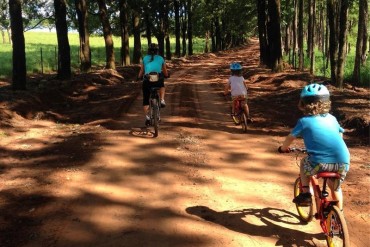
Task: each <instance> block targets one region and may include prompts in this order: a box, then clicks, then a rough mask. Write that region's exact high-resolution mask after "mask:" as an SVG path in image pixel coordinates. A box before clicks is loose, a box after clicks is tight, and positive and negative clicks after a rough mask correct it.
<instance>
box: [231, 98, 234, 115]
mask: <svg viewBox="0 0 370 247" xmlns="http://www.w3.org/2000/svg"><path fill="white" fill-rule="evenodd" d="M231 114H232V115H234V114H235V99H231Z"/></svg>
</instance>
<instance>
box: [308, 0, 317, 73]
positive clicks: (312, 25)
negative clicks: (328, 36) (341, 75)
mask: <svg viewBox="0 0 370 247" xmlns="http://www.w3.org/2000/svg"><path fill="white" fill-rule="evenodd" d="M309 6H310V24H309V28H308V30H309V35H308V37H309V38H308V39H309V41H310V42H309V44H308V47H309V49H308V50H309V55H310V74H311V75H313V74H314V73H315V26H316V22H315V20H316V15H315V13H316V1H315V0H310V1H309Z"/></svg>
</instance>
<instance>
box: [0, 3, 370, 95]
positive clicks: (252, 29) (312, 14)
mask: <svg viewBox="0 0 370 247" xmlns="http://www.w3.org/2000/svg"><path fill="white" fill-rule="evenodd" d="M0 6H1V10H0V11H1V13H0V29H1V33H2V37H3V43H5V42H11V43H12V45H13V51H12V57H13V67H12V86H13V89H15V90H25V89H26V85H27V72H26V71H27V70H26V52H27V51H26V50H25V39H24V32H26V31H29V30H31V29H35V28H44V29H45V28H48V29H50V30H54V29H55V30H56V35H57V41H58V42H57V43H58V44H57V45H58V56H57V57H58V62H57V63H58V66H57V76H58V78H60V79H69V78H71V76H72V72H71V57H70V43H69V39H68V33H69V32H70V31H72V30H77V31H78V33H79V42H80V48H79V60H80V66H79V70H80V72H82V73H85V72H88V71H90V70H91V60H92V57H91V49H93V48H92V47H91V46H90V43H89V39H90V36H92V35H94V36H95V35H97V36H101V37H102V38H104V43H105V51H106V62H105V68H106V69H115V68H116V66H127V65H130V64H138V63H140V60H141V57H142V55H143V54H142V53H143V44H142V41H141V40H142V39H141V38H142V37H145V38H146V40H147V44H149V43H151V42H152V40H153V39H155V40H154V41H153V42H158V45H159V51H160V54H161V55H163V56H164V57H165V58H166V59H168V60H170V59H171V58H172V57H182V56H189V55H192V54H193V53H194V52H193V40H194V37H200V38H202V39H204V44H205V45H204V53H208V52H213V53H214V52H217V51H222V50H227V49H230V48H233V47H237V46H240V45H242V44H244V43H245V42H247V40H248V38H250V37H258V38H259V41H260V63H261V65H264V66H267V67H268V68H270V69H271V70H272V71H273V72H279V71H283V70H284V67H286V66H291V67H293V68H295V69H296V70H299V71H304V70H308V71H309V72H310V73H311V74H323V73H324V74H325V73H326V71H328V72H327V74H325V75H328V76H329V80H330V81H331V82H332V84H333V85H335V86H337V87H339V88H342V87H343V82H344V81H345V80H346V81H348V82H350V83H351V84H353V85H355V86H368V84H369V82H370V78H369V74H370V68H369V67H370V66H369V64H370V63H369V61H368V59H367V57H368V55H369V47H370V38H369V35H368V33H369V17H368V0H359V1H353V0H308V1H304V0H259V1H251V0H249V1H245V0H161V1H159V0H119V1H117V0H96V1H87V0H74V1H72V0H54V1H51V0H9V1H6V0H0ZM6 33H7V34H8V37H11V39H9V41H7V40H6V38H5V37H6V35H5V34H6ZM113 36H119V37H120V41H121V42H120V44H115V43H114V42H113V38H112V37H113ZM130 37H133V40H134V42H133V44H131V43H129V38H130ZM171 37H174V38H175V50H171V43H170V42H171ZM114 47H120V50H119V51H120V54H119V56H118V57H119V59H118V60H119V61H116V58H115V57H116V56H115V54H114ZM130 50H131V51H132V54H130ZM350 59H351V61H350V62H349V60H350ZM345 70H347V71H350V73H347V75H346V76H345Z"/></svg>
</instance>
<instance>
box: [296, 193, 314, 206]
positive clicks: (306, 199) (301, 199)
mask: <svg viewBox="0 0 370 247" xmlns="http://www.w3.org/2000/svg"><path fill="white" fill-rule="evenodd" d="M293 202H294V203H295V204H298V205H299V206H310V205H311V204H312V198H311V193H309V192H306V193H300V194H299V195H298V196H297V197H296V198H294V199H293Z"/></svg>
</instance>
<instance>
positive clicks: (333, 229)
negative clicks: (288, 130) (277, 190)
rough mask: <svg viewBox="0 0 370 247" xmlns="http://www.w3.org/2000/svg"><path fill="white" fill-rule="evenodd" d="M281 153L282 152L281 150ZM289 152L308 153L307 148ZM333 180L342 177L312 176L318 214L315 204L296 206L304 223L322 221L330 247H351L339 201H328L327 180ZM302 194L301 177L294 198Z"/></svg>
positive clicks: (333, 175)
mask: <svg viewBox="0 0 370 247" xmlns="http://www.w3.org/2000/svg"><path fill="white" fill-rule="evenodd" d="M279 152H281V150H280V149H279ZM287 152H300V153H307V151H306V149H305V148H290V149H289V150H288V151H287ZM297 158H298V155H297ZM297 165H298V163H297ZM320 178H321V179H322V187H320V184H319V181H318V179H320ZM331 178H334V179H339V178H340V175H339V174H338V173H336V172H320V173H317V174H316V175H315V176H311V177H310V184H309V187H310V192H311V195H313V196H314V199H315V206H316V213H315V214H314V208H313V202H312V203H311V204H310V205H308V206H307V205H299V204H296V208H297V212H298V215H299V217H300V219H301V220H302V221H303V222H306V223H308V222H310V221H311V220H312V219H313V217H314V216H315V218H316V219H317V220H319V221H320V226H321V228H322V230H323V233H324V234H325V236H326V243H327V245H328V246H330V247H335V246H350V241H349V233H348V227H347V223H346V221H345V219H344V215H343V212H342V211H341V210H340V209H339V208H338V206H336V204H337V202H338V201H334V200H328V198H327V197H328V196H329V193H328V192H327V191H326V188H327V180H328V179H331ZM301 192H302V183H301V178H300V175H299V176H298V178H297V179H296V180H295V182H294V197H296V196H298V195H299V194H300V193H301Z"/></svg>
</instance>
